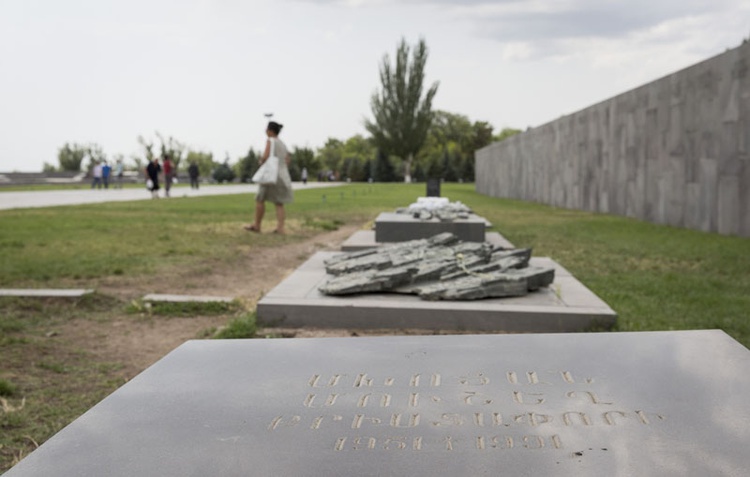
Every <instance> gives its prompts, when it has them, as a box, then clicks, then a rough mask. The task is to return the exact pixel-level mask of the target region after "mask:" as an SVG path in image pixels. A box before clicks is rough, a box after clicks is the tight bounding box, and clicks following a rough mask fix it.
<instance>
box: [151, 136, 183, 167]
mask: <svg viewBox="0 0 750 477" xmlns="http://www.w3.org/2000/svg"><path fill="white" fill-rule="evenodd" d="M156 137H157V138H159V142H160V150H161V157H162V158H163V157H165V156H167V155H169V159H170V160H171V161H172V166H173V167H174V170H175V171H177V170H178V168H179V167H180V161H182V159H183V156H184V153H185V149H186V147H185V144H183V143H181V142H179V141H177V140H176V139H174V138H173V137H172V136H169V137H168V138H166V139H165V138H164V136H163V135H162V134H161V133H159V131H156Z"/></svg>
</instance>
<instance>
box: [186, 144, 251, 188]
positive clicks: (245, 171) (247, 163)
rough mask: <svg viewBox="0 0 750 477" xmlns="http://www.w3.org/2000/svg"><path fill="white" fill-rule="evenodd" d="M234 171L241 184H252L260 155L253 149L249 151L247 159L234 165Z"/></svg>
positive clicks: (241, 159)
mask: <svg viewBox="0 0 750 477" xmlns="http://www.w3.org/2000/svg"><path fill="white" fill-rule="evenodd" d="M189 158H190V154H189V153H188V160H189ZM199 169H200V166H199ZM234 169H235V172H236V174H237V177H238V178H239V180H240V182H250V179H252V177H253V174H255V171H257V170H258V154H257V153H256V152H255V150H254V149H253V148H252V147H251V148H250V150H248V151H247V154H246V155H245V157H241V158H240V160H239V161H237V164H235V165H234Z"/></svg>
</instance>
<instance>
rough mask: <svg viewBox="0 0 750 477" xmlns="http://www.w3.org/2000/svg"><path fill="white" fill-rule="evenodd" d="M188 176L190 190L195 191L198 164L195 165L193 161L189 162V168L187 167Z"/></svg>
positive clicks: (198, 172) (198, 173)
mask: <svg viewBox="0 0 750 477" xmlns="http://www.w3.org/2000/svg"><path fill="white" fill-rule="evenodd" d="M188 174H189V175H190V188H191V189H197V188H198V176H199V175H200V170H199V169H198V164H196V163H195V161H193V162H191V163H190V166H188Z"/></svg>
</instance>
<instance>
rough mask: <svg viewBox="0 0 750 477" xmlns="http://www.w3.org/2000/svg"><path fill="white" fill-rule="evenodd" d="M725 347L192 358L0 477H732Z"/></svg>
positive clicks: (562, 346)
mask: <svg viewBox="0 0 750 477" xmlns="http://www.w3.org/2000/svg"><path fill="white" fill-rule="evenodd" d="M748 398H750V351H748V350H747V349H746V348H744V347H743V346H742V345H740V344H739V343H737V342H736V341H734V340H732V339H731V338H730V337H729V336H727V335H726V334H725V333H724V332H722V331H718V330H708V331H680V332H650V333H586V334H567V335H546V334H543V335H480V336H467V335H462V336H406V337H380V338H319V339H291V340H218V341H189V342H187V343H185V344H183V345H182V346H180V347H179V348H177V349H176V350H175V351H173V352H172V353H170V354H169V355H167V356H166V357H164V358H163V359H161V360H160V361H158V362H157V363H156V364H155V365H153V366H152V367H150V368H149V369H147V370H146V371H144V372H143V373H141V374H140V375H139V376H136V377H135V378H134V379H132V380H131V381H129V382H128V383H127V384H125V385H124V386H123V387H121V388H120V389H119V390H117V391H116V392H114V393H113V394H112V395H110V396H109V397H108V398H106V399H105V400H104V401H102V402H101V403H99V404H97V405H96V406H95V407H94V408H92V409H91V410H89V411H88V412H87V413H85V414H84V415H83V416H81V417H80V418H78V419H77V420H76V421H74V422H73V423H72V424H70V425H69V426H67V427H66V428H64V429H63V430H62V431H60V432H59V433H58V434H57V435H55V436H53V437H52V438H51V439H50V440H49V441H47V442H46V443H44V444H43V445H42V446H41V447H40V448H39V449H37V450H36V451H34V452H32V453H31V454H30V455H29V456H27V457H26V458H25V459H24V460H22V461H21V462H20V463H19V464H18V465H16V466H15V467H14V468H12V469H11V470H10V471H8V473H7V474H5V475H6V476H7V477H29V476H41V475H45V476H46V475H54V476H62V477H65V476H83V477H87V476H97V477H98V476H102V475H107V476H114V477H117V476H134V475H139V476H157V475H158V476H185V475H195V476H198V475H200V476H208V475H212V476H213V475H232V476H234V475H237V476H239V475H243V476H245V475H258V476H311V475H315V476H333V475H342V476H343V475H347V476H348V475H357V476H381V475H410V476H411V475H413V476H435V475H451V476H453V475H467V476H474V475H509V476H515V475H534V476H537V475H538V476H548V475H570V476H580V477H588V476H596V477H598V476H602V475H621V476H680V477H686V476H687V477H693V476H695V477H705V476H708V475H726V476H744V475H747V469H748V468H750V453H748V452H747V449H748V446H749V445H750V426H748V422H750V407H748V405H747V402H748Z"/></svg>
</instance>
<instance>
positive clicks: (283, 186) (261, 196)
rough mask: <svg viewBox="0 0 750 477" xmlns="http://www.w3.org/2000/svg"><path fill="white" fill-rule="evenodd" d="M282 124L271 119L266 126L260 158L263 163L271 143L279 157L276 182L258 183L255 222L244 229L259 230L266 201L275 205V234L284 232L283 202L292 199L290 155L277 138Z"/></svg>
mask: <svg viewBox="0 0 750 477" xmlns="http://www.w3.org/2000/svg"><path fill="white" fill-rule="evenodd" d="M283 127H284V126H283V125H281V124H279V123H276V122H274V121H271V122H270V123H268V127H267V128H266V136H268V140H267V141H266V149H265V151H263V155H262V156H261V158H260V163H261V164H263V163H264V162H266V161H267V160H268V157H269V156H270V155H271V146H272V145H273V150H274V155H275V156H276V157H278V158H279V178H278V179H277V180H276V184H260V185H259V186H258V194H257V195H256V196H255V222H254V223H253V224H252V225H246V226H245V230H249V231H250V232H260V224H261V222H263V215H264V214H265V213H266V202H273V203H274V205H276V230H274V231H273V233H275V234H283V233H284V219H285V218H286V213H285V211H284V204H290V203H292V201H293V200H294V196H293V194H292V178H291V177H290V176H289V168H288V166H289V161H290V160H291V157H290V156H289V152H288V151H287V148H286V145H284V143H283V142H281V140H280V139H279V133H280V132H281V128H283Z"/></svg>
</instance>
